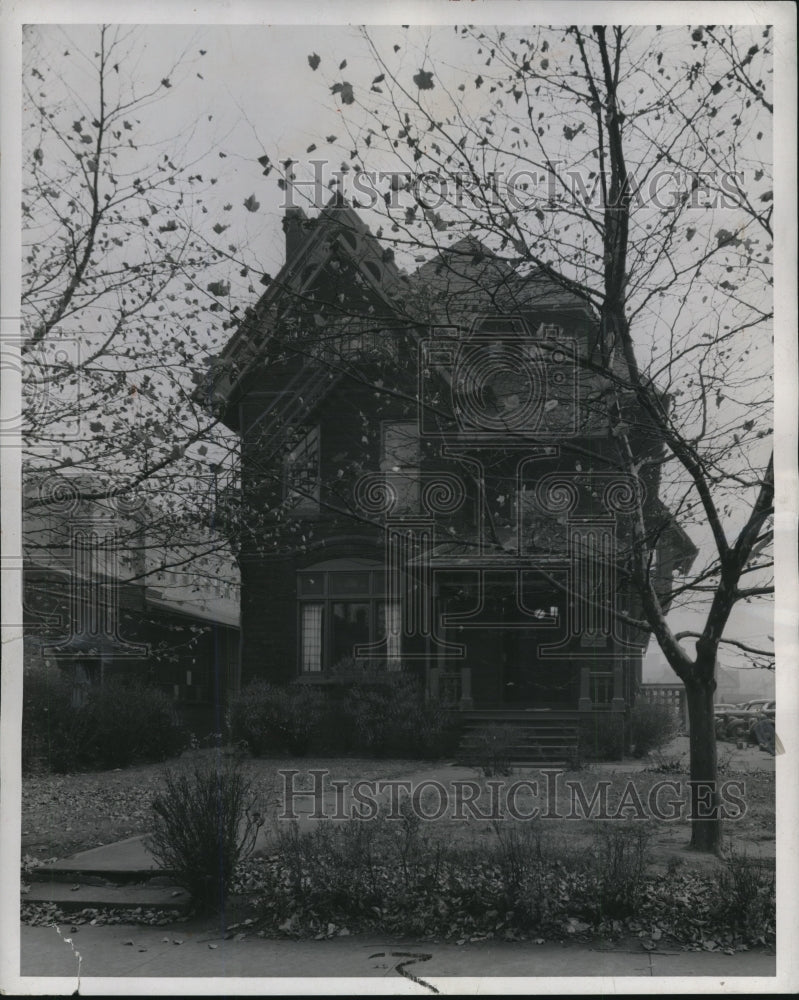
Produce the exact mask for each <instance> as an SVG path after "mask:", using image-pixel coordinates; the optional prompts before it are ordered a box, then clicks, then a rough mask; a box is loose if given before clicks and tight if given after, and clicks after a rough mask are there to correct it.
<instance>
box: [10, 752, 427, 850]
mask: <svg viewBox="0 0 799 1000" xmlns="http://www.w3.org/2000/svg"><path fill="white" fill-rule="evenodd" d="M210 752H213V751H199V752H198V753H200V754H201V753H206V754H207V753H210ZM192 756H193V755H192V754H184V755H183V757H182V758H181V762H183V761H190V760H191V758H192ZM173 763H174V762H173ZM164 766H165V765H163V764H146V765H140V766H136V767H129V768H125V769H123V770H115V771H91V772H86V773H75V774H41V775H27V776H23V779H22V854H23V856H24V855H28V856H29V857H30V858H37V859H44V858H63V857H66V856H68V855H70V854H74V853H75V852H76V851H83V850H88V849H89V848H92V847H98V846H100V845H102V844H109V843H113V842H114V841H117V840H123V839H124V838H125V837H132V836H135V835H137V834H143V833H147V832H148V830H149V824H150V821H151V817H152V809H151V803H152V800H153V797H154V796H155V794H156V792H157V791H158V789H159V788H160V786H161V782H162V774H163V769H164ZM423 766H424V764H423V763H422V762H420V761H402V760H399V761H398V760H359V759H355V758H353V759H336V760H333V761H331V760H314V759H311V758H308V757H303V758H285V759H280V760H247V761H245V762H244V767H245V769H246V770H247V772H248V773H249V774H250V775H251V777H252V778H253V780H254V784H255V785H256V786H257V787H258V788H259V789H260V790H261V791H262V792H263V794H264V795H265V796H267V798H273V797H274V795H275V791H276V788H277V787H278V785H277V781H276V772H277V770H278V769H282V768H287V769H292V768H296V769H297V770H299V771H308V770H310V769H311V768H330V770H331V771H332V772H333V773H334V774H335V776H336V777H337V778H342V779H343V778H347V777H358V778H365V779H367V780H371V779H375V778H393V777H401V776H404V775H407V774H409V773H411V772H414V771H418V770H419V768H420V767H423Z"/></svg>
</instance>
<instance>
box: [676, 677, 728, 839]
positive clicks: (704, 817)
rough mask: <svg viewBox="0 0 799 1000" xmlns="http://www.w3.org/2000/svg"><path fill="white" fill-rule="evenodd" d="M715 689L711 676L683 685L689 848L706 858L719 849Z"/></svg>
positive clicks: (719, 821)
mask: <svg viewBox="0 0 799 1000" xmlns="http://www.w3.org/2000/svg"><path fill="white" fill-rule="evenodd" d="M715 689H716V682H715V680H714V679H713V674H712V673H711V675H710V679H709V680H702V681H689V682H686V684H685V693H686V696H687V698H688V722H689V725H690V727H691V734H690V739H691V781H690V789H691V796H690V803H691V810H690V813H689V815H690V818H691V847H693V848H694V849H695V850H697V851H704V852H706V853H709V854H717V853H718V852H719V850H720V848H721V814H720V811H719V790H718V780H717V779H718V769H717V761H716V725H715V718H714V712H713V695H714V692H715Z"/></svg>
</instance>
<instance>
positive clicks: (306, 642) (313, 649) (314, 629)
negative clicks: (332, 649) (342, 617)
mask: <svg viewBox="0 0 799 1000" xmlns="http://www.w3.org/2000/svg"><path fill="white" fill-rule="evenodd" d="M323 610H324V606H323V605H322V604H303V605H302V619H301V625H302V634H301V664H302V671H303V673H318V672H319V671H320V670H321V669H322V613H323Z"/></svg>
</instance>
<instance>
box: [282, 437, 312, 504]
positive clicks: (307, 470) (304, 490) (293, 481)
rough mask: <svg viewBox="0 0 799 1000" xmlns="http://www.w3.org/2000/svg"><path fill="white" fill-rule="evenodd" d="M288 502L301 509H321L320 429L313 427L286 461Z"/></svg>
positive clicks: (296, 444)
mask: <svg viewBox="0 0 799 1000" xmlns="http://www.w3.org/2000/svg"><path fill="white" fill-rule="evenodd" d="M285 463H286V474H285V484H286V489H285V496H286V501H287V502H288V503H290V504H291V505H292V506H294V507H297V508H299V509H306V510H318V509H319V428H318V427H312V428H311V429H310V430H308V431H306V432H305V434H303V435H302V437H301V438H300V439H299V440H298V441H297V442H296V443H295V445H294V447H293V448H292V449H291V451H290V452H289V453H288V455H287V456H286V459H285Z"/></svg>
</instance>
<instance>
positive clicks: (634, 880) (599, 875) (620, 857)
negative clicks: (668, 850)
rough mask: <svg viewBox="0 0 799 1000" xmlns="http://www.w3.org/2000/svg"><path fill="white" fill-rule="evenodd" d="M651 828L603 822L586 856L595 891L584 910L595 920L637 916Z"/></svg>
mask: <svg viewBox="0 0 799 1000" xmlns="http://www.w3.org/2000/svg"><path fill="white" fill-rule="evenodd" d="M651 835H652V834H651V830H650V829H649V827H648V825H647V824H646V823H643V822H641V821H635V820H632V821H630V823H629V824H618V823H612V822H607V821H601V822H599V823H597V824H596V825H595V827H594V834H593V839H592V845H591V849H590V851H589V854H588V858H587V867H588V872H589V875H590V876H591V878H592V880H593V891H592V892H591V893H589V894H588V895H587V899H588V900H590V902H587V904H586V905H585V908H584V912H585V913H586V915H587V916H590V917H593V918H594V919H595V920H601V919H603V918H606V917H610V918H623V917H630V916H635V914H636V913H637V911H638V909H639V907H640V905H641V901H642V898H643V894H644V890H645V888H646V869H647V865H648V860H649V859H648V854H649V842H650V839H651Z"/></svg>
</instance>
